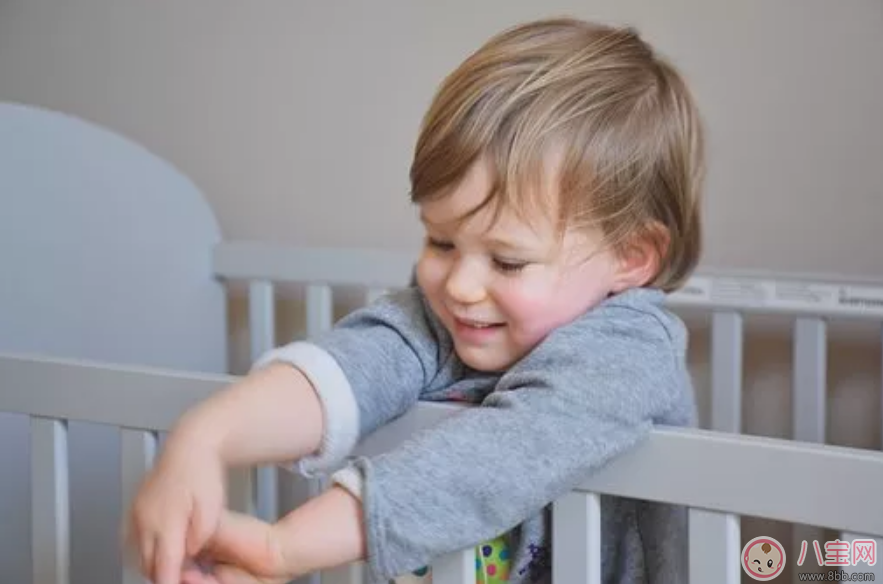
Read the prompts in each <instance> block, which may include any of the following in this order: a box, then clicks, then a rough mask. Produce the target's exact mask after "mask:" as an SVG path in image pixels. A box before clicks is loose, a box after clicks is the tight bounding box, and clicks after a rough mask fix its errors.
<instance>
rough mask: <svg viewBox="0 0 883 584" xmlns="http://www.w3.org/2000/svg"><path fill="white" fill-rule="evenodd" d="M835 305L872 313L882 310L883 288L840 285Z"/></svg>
mask: <svg viewBox="0 0 883 584" xmlns="http://www.w3.org/2000/svg"><path fill="white" fill-rule="evenodd" d="M837 305H838V306H842V307H844V308H853V309H856V310H864V311H868V312H874V313H878V312H883V288H871V287H870V286H840V287H839V289H838V294H837Z"/></svg>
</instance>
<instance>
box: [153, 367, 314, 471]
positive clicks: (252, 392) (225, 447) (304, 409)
mask: <svg viewBox="0 0 883 584" xmlns="http://www.w3.org/2000/svg"><path fill="white" fill-rule="evenodd" d="M323 433H324V424H323V418H322V406H321V404H320V402H319V398H318V397H317V395H316V392H315V390H314V389H313V386H312V385H311V384H310V382H309V380H308V379H307V378H306V376H305V375H304V374H303V373H302V372H301V371H300V370H298V369H297V368H295V367H292V366H291V365H288V364H283V363H271V364H269V365H267V366H266V367H263V368H261V369H257V370H255V371H253V372H251V373H250V374H249V375H248V376H246V377H244V378H242V379H241V380H239V381H237V382H236V383H233V384H232V385H231V386H230V387H229V388H226V389H224V390H222V391H220V392H218V393H217V394H215V395H213V396H211V397H210V398H208V399H207V400H205V401H204V402H202V403H200V404H198V405H196V406H195V407H194V408H193V409H191V410H189V411H188V412H186V413H185V414H184V416H182V417H181V419H180V420H179V421H178V423H177V424H176V426H175V428H174V429H173V431H172V433H171V434H170V436H169V439H168V441H167V446H166V451H168V452H171V451H173V450H174V449H177V448H183V449H189V448H192V447H193V446H194V445H197V444H198V445H200V446H201V447H202V448H204V449H207V450H209V451H211V452H214V453H216V454H217V455H218V456H219V457H220V459H221V461H222V462H223V463H224V465H225V466H238V465H252V464H260V463H272V462H283V461H291V460H296V459H299V458H301V457H302V456H305V455H307V454H310V453H314V452H315V451H316V450H317V449H318V448H319V446H320V444H321V440H322V435H323Z"/></svg>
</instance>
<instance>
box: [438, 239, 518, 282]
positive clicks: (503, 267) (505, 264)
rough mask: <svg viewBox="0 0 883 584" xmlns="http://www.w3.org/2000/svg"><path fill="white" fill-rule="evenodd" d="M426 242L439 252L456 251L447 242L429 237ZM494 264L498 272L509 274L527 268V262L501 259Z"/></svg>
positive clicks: (451, 244)
mask: <svg viewBox="0 0 883 584" xmlns="http://www.w3.org/2000/svg"><path fill="white" fill-rule="evenodd" d="M426 241H427V243H428V244H429V246H430V247H434V248H436V249H438V250H442V251H449V250H452V249H454V244H453V243H449V242H447V241H440V240H438V239H435V238H432V237H427V238H426ZM493 262H494V266H495V267H496V268H497V269H498V270H500V271H501V272H505V273H508V274H512V273H517V272H520V271H521V270H523V269H524V268H525V267H526V266H527V262H513V261H506V260H500V259H494V260H493Z"/></svg>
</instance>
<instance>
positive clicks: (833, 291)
mask: <svg viewBox="0 0 883 584" xmlns="http://www.w3.org/2000/svg"><path fill="white" fill-rule="evenodd" d="M837 292H838V290H837V286H832V285H828V284H810V283H805V282H779V283H778V284H777V285H776V287H775V300H776V304H782V305H785V306H794V305H799V306H806V307H821V306H834V305H835V304H837Z"/></svg>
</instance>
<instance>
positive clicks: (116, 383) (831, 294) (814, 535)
mask: <svg viewBox="0 0 883 584" xmlns="http://www.w3.org/2000/svg"><path fill="white" fill-rule="evenodd" d="M413 261H414V257H413V256H411V255H409V254H406V253H393V252H380V251H366V250H328V249H291V248H283V247H276V246H269V245H263V244H253V243H223V244H220V245H218V246H217V247H216V249H215V255H214V266H215V272H216V274H217V276H218V277H219V278H222V279H223V280H224V281H226V282H230V283H234V282H235V283H241V282H245V283H247V285H248V303H249V322H250V335H251V338H250V347H251V354H252V356H253V357H256V356H257V355H259V354H261V353H263V352H264V351H265V350H267V349H269V348H270V347H272V346H273V345H274V344H276V337H277V333H276V328H275V327H276V323H277V321H278V319H277V315H276V314H275V307H276V297H277V294H276V287H277V286H278V285H279V284H297V285H300V286H301V288H300V289H302V290H304V292H305V301H306V333H307V334H314V333H317V332H319V331H321V330H323V329H326V328H328V327H330V326H331V325H332V322H333V320H334V314H335V312H334V310H335V302H334V300H335V290H337V289H338V288H341V289H344V290H346V292H344V295H346V294H349V295H350V297H351V296H352V290H353V289H354V288H358V289H360V290H361V292H360V294H361V295H362V298H363V299H364V300H365V301H370V300H371V299H373V298H375V297H376V296H377V295H379V294H382V293H383V292H384V291H385V290H388V289H391V288H396V287H398V286H401V285H404V284H405V283H406V282H407V281H408V278H409V275H410V272H411V268H412V266H413ZM881 299H883V290H881V289H878V288H872V287H870V286H855V285H847V284H842V283H824V282H805V281H797V280H789V281H783V280H781V279H779V280H775V279H759V278H749V277H743V276H738V277H734V276H725V275H709V274H700V275H697V276H696V277H695V278H694V279H693V280H691V282H690V284H689V285H688V286H687V287H686V288H685V289H684V290H683V291H682V292H680V293H678V294H674V295H672V296H671V297H670V303H671V305H672V306H673V307H675V308H678V309H684V310H685V311H688V312H689V311H692V312H696V311H699V312H702V313H705V314H707V315H710V318H711V325H712V329H711V330H712V337H711V344H712V358H711V360H710V361H711V366H712V393H711V395H712V402H711V408H710V411H711V429H697V430H684V429H671V428H659V429H656V430H655V431H654V432H653V433H652V435H651V438H650V439H649V441H647V442H646V443H644V444H642V445H641V446H639V447H638V448H636V449H634V450H633V451H631V452H629V453H627V454H625V455H624V456H622V457H620V458H619V459H617V460H616V461H614V462H613V463H611V464H610V465H609V466H607V467H605V468H604V469H603V470H601V471H600V472H598V473H597V474H596V475H595V476H594V477H593V478H592V479H591V480H589V481H588V482H587V483H586V484H584V485H582V486H581V487H580V488H579V489H576V490H575V491H573V492H572V493H570V494H568V495H567V496H565V497H563V498H562V499H560V500H559V501H557V502H555V505H554V513H555V520H554V524H555V534H554V541H555V546H554V549H553V555H552V562H553V571H554V575H555V581H556V582H559V583H562V584H576V583H591V584H599V583H600V582H601V579H600V562H599V561H598V560H599V558H600V544H601V540H602V537H603V534H601V533H600V521H599V509H600V507H599V497H600V495H602V494H612V495H620V496H626V497H634V498H640V499H646V500H654V501H662V502H670V503H675V504H681V505H686V506H688V507H690V539H689V546H690V584H711V583H715V584H717V583H725V584H735V583H737V582H740V581H750V580H746V578H747V576H746V575H745V574H744V572H743V569H742V566H741V555H742V550H743V542H742V538H741V535H740V518H741V517H746V516H747V517H763V518H770V519H773V520H776V521H783V522H789V523H794V524H796V525H797V528H796V529H795V531H794V534H793V538H794V539H793V541H786V542H783V544H784V546H785V548H786V549H787V565H788V566H789V567H790V569H791V574H792V580H793V581H794V582H797V581H808V580H806V579H805V575H806V573H808V572H810V571H816V572H820V573H822V574H827V573H828V572H829V571H837V572H838V573H840V572H842V573H846V574H856V576H854V577H853V578H854V579H855V580H857V579H858V578H859V577H860V576H862V577H864V578H865V579H866V580H868V581H870V580H871V578H873V577H876V576H880V575H881V572H880V566H879V565H876V564H875V565H867V564H866V563H859V564H858V565H854V566H841V567H836V568H835V567H831V566H825V567H821V568H820V567H819V566H818V565H817V562H816V559H815V557H814V554H813V545H812V541H813V540H814V539H815V540H817V541H819V543H820V545H822V546H824V542H825V541H826V539H830V538H826V536H825V535H824V534H825V533H827V532H824V531H819V530H820V529H822V528H824V529H828V530H834V532H835V533H836V534H837V535H838V536H839V537H840V539H842V540H849V541H852V540H854V539H857V538H865V537H876V538H877V539H876V540H875V542H876V543H875V544H874V545H875V546H879V543H880V542H881V541H883V495H881V487H883V453H881V452H880V451H879V450H878V449H865V448H845V447H839V446H832V445H825V444H824V441H825V413H826V412H825V403H826V402H825V392H826V362H827V354H826V346H827V332H826V331H827V323H828V322H829V321H831V320H836V319H843V318H851V319H865V320H869V321H872V322H877V321H881V320H883V302H881ZM754 313H769V314H778V315H787V316H788V318H790V319H793V348H794V353H793V366H794V372H795V374H794V386H793V388H792V391H793V417H794V418H793V419H794V436H793V439H784V438H766V437H758V436H749V435H744V434H741V433H740V431H741V428H742V422H741V398H742V394H741V390H742V371H743V368H742V365H743V362H742V359H743V352H744V349H743V340H744V335H743V332H744V331H743V322H744V319H745V318H746V315H749V314H754ZM874 326H878V325H874ZM878 330H879V329H878ZM231 379H232V377H231V376H222V375H215V374H211V375H209V374H196V373H185V372H181V371H175V370H160V369H155V368H144V367H139V366H137V365H134V364H133V365H132V366H123V365H119V364H107V363H100V362H83V361H73V360H64V359H60V358H48V357H45V356H40V355H15V354H6V355H0V412H13V413H18V414H25V415H28V416H30V419H31V441H32V442H31V447H32V456H31V459H32V467H31V487H32V498H33V506H32V527H33V531H32V565H33V580H32V584H49V583H51V584H68V583H69V582H70V579H69V546H70V542H71V539H72V538H76V534H75V533H71V532H70V529H69V527H70V522H69V511H70V509H69V502H68V496H67V489H68V480H67V479H68V473H69V468H68V458H67V454H66V447H67V432H66V423H67V422H68V421H87V422H91V423H97V424H105V425H109V426H113V427H117V428H119V432H120V435H121V439H122V446H123V448H122V471H121V477H120V480H121V483H122V487H123V490H122V492H123V508H126V507H127V505H128V501H129V500H130V498H131V496H132V492H133V489H134V488H135V487H136V485H137V483H138V481H139V479H140V477H141V476H142V474H143V473H144V471H145V470H146V469H147V468H148V467H149V466H150V465H151V462H152V459H153V457H154V455H155V453H156V451H157V448H158V447H159V445H160V444H161V441H160V440H161V436H162V433H163V432H164V431H166V430H168V428H169V427H170V426H171V424H172V423H173V421H174V420H175V418H176V417H177V416H178V415H179V414H180V413H181V412H182V411H183V410H184V409H186V408H187V407H188V406H190V405H191V404H194V403H196V402H197V401H199V400H201V399H203V398H205V397H206V396H207V395H209V394H210V393H211V392H213V391H215V390H216V389H218V388H220V387H222V386H223V385H224V384H226V383H228V382H229V381H230V380H231ZM457 407H460V406H453V405H451V406H445V405H429V404H421V405H419V406H417V407H416V408H415V409H414V410H412V411H411V412H410V413H408V414H407V415H405V416H403V417H402V418H400V419H398V420H397V421H395V422H393V423H391V424H389V425H388V426H386V427H384V428H382V429H380V430H378V431H377V432H376V433H375V434H373V435H371V436H369V437H367V438H366V439H365V440H364V441H363V442H362V443H361V444H360V445H359V449H360V450H361V451H362V452H365V453H375V452H379V451H382V450H384V449H387V448H391V447H394V446H395V444H396V443H397V442H399V441H401V440H402V439H403V438H404V437H406V436H408V435H409V434H411V433H412V432H414V431H417V430H419V429H420V428H422V427H426V426H427V425H429V424H432V423H434V422H435V421H437V420H438V419H440V417H441V416H445V415H448V414H450V413H451V412H453V411H456V408H457ZM277 473H282V475H283V477H285V476H287V475H288V472H287V471H286V470H285V469H282V468H261V469H257V472H256V473H255V475H251V474H235V475H233V476H232V477H231V497H232V501H233V504H234V506H236V507H237V508H238V509H241V510H247V511H249V512H253V513H256V514H257V515H259V516H261V517H264V518H267V519H272V518H274V517H277V516H278V515H279V514H280V513H282V512H284V511H285V510H286V509H287V508H289V507H291V505H293V504H296V502H297V501H298V500H301V499H302V497H303V496H305V495H304V494H303V489H302V487H303V485H304V483H303V482H302V481H300V480H299V479H297V478H295V477H288V478H286V479H285V480H281V481H278V480H277V476H276V475H277ZM253 477H254V480H252V478H253ZM647 477H653V480H652V481H648V480H647ZM310 488H311V489H312V492H315V489H316V488H317V486H316V485H311V486H310ZM803 540H807V541H809V553H808V554H807V556H806V559H805V562H804V564H803V566H802V567H797V566H796V563H797V561H798V554H797V553H796V552H797V551H798V550H799V546H800V543H802V541H803ZM875 549H876V548H875ZM107 553H108V554H111V553H118V550H107ZM473 554H474V552H473V550H463V551H460V552H456V553H452V554H450V555H449V556H447V557H441V558H438V559H437V561H436V563H435V564H434V565H433V569H434V581H435V582H436V583H438V584H465V583H473V582H475V573H474V566H475V561H474V556H473ZM797 572H801V573H803V574H804V577H803V579H800V578H798V574H797ZM872 573H873V574H874V575H873V576H872V575H871V574H872ZM121 577H122V581H123V582H126V583H127V584H134V583H136V582H142V581H143V580H141V579H140V577H139V576H138V575H137V573H136V572H134V571H133V570H131V569H130V568H127V569H126V570H125V571H124V574H122V576H121ZM361 578H362V576H361V569H360V566H358V565H354V566H349V567H346V568H343V569H339V570H335V571H332V572H330V573H326V574H321V575H314V576H313V577H311V578H308V580H312V581H314V582H315V581H319V580H321V582H323V584H330V583H331V582H335V583H339V584H356V583H358V582H361ZM841 578H842V575H841ZM775 581H776V582H783V581H784V577H783V578H780V579H777V580H775ZM847 581H848V580H847ZM75 584H76V583H75Z"/></svg>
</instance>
